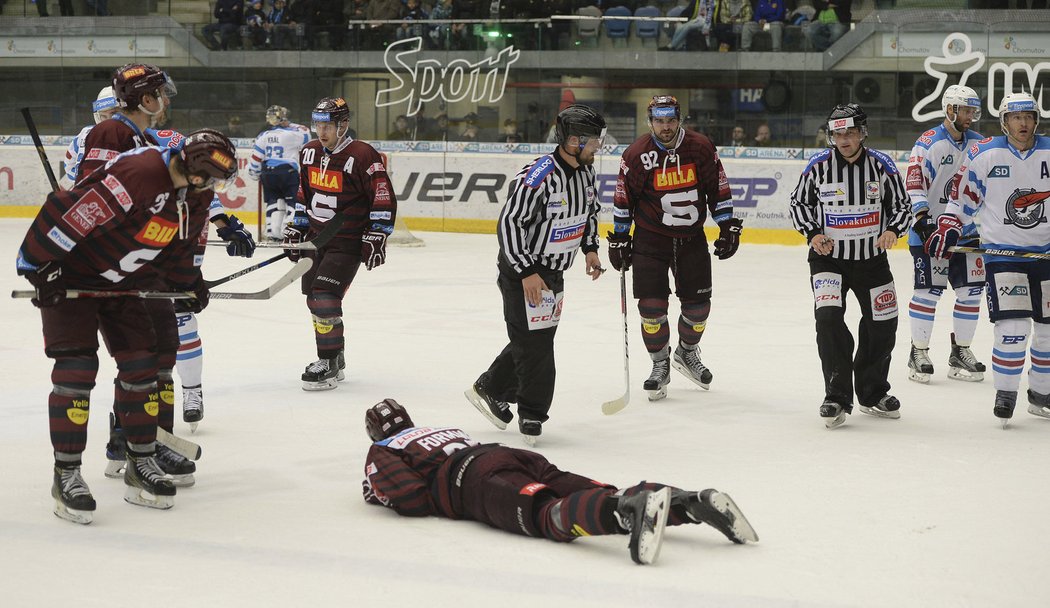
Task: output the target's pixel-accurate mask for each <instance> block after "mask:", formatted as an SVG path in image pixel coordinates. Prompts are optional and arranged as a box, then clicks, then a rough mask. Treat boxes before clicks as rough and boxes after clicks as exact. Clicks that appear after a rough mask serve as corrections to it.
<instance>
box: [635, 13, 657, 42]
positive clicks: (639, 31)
mask: <svg viewBox="0 0 1050 608" xmlns="http://www.w3.org/2000/svg"><path fill="white" fill-rule="evenodd" d="M634 16H635V17H659V16H660V9H658V8H656V7H655V6H651V5H650V6H640V7H638V10H636V11H634ZM634 35H635V37H637V38H638V39H639V40H641V41H642V44H645V43H646V41H650V42H652V43H653V44H656V41H657V39H659V38H660V22H659V21H635V22H634Z"/></svg>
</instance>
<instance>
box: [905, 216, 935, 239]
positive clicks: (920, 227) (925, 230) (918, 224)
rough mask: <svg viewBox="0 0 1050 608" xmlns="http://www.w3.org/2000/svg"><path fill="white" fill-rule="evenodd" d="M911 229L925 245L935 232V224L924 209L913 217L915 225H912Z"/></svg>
mask: <svg viewBox="0 0 1050 608" xmlns="http://www.w3.org/2000/svg"><path fill="white" fill-rule="evenodd" d="M911 228H912V230H914V231H915V234H917V235H919V238H920V239H921V240H922V242H923V243H925V242H926V241H928V240H930V237H931V236H933V233H934V232H936V231H937V222H934V221H933V218H932V217H930V211H929V210H928V209H925V210H923V211H920V212H919V213H918V215H916V216H915V223H914V224H912V226H911Z"/></svg>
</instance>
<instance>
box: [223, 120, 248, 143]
mask: <svg viewBox="0 0 1050 608" xmlns="http://www.w3.org/2000/svg"><path fill="white" fill-rule="evenodd" d="M226 135H227V136H228V137H230V138H234V137H245V132H244V127H243V126H242V125H241V117H240V116H231V117H230V119H229V120H228V121H227V122H226Z"/></svg>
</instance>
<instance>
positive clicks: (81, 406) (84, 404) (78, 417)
mask: <svg viewBox="0 0 1050 608" xmlns="http://www.w3.org/2000/svg"><path fill="white" fill-rule="evenodd" d="M88 403H89V402H88V400H87V399H74V400H73V407H71V408H67V409H66V418H69V421H70V422H72V423H73V424H78V425H80V426H84V425H85V424H87V421H88Z"/></svg>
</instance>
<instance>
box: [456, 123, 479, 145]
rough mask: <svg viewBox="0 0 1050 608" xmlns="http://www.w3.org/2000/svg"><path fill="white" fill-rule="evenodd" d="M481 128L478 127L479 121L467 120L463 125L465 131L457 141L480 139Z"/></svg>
mask: <svg viewBox="0 0 1050 608" xmlns="http://www.w3.org/2000/svg"><path fill="white" fill-rule="evenodd" d="M480 130H481V129H479V128H478V123H476V122H467V123H464V125H463V132H462V133H460V134H459V137H458V138H456V141H478V134H479V132H480Z"/></svg>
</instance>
